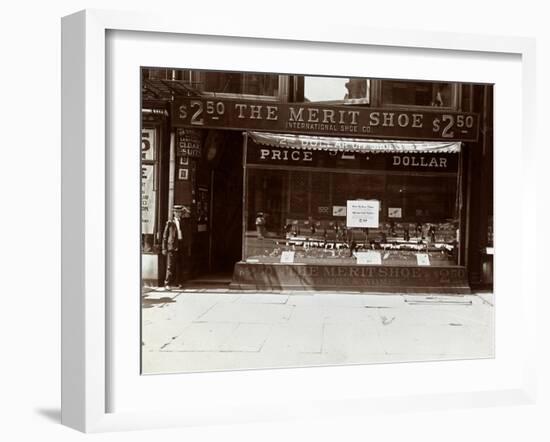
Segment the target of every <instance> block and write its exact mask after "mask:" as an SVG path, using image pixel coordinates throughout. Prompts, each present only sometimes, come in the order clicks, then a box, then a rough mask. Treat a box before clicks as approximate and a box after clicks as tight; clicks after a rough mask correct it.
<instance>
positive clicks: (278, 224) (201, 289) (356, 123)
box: [136, 66, 495, 374]
mask: <svg viewBox="0 0 550 442" xmlns="http://www.w3.org/2000/svg"><path fill="white" fill-rule="evenodd" d="M140 73H141V97H140V98H141V177H140V180H141V238H140V241H141V337H140V339H141V371H142V374H163V373H185V372H203V371H220V370H246V369H263V368H292V367H314V366H335V365H351V364H374V363H400V362H422V361H445V360H461V359H481V358H493V357H494V355H495V338H494V335H495V331H494V330H495V320H494V318H495V307H494V293H493V256H494V244H493V84H488V83H461V82H448V81H438V80H437V79H433V78H430V76H429V74H426V78H423V79H422V80H419V79H414V80H412V79H402V78H398V79H394V78H355V77H349V76H345V75H343V76H342V77H334V76H331V77H329V76H312V75H303V74H289V73H258V72H233V71H213V70H195V69H187V68H184V67H183V68H167V67H157V66H154V67H142V68H141V72H140ZM136 179H137V177H136ZM136 196H137V195H136ZM136 241H137V238H136ZM136 244H137V242H136Z"/></svg>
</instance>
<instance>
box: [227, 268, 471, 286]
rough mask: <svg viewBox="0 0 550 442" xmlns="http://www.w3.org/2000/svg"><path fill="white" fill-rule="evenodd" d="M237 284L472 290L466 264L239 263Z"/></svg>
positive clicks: (235, 272) (235, 275)
mask: <svg viewBox="0 0 550 442" xmlns="http://www.w3.org/2000/svg"><path fill="white" fill-rule="evenodd" d="M232 284H233V285H234V286H235V287H241V288H253V289H254V290H262V289H281V288H306V289H309V288H315V289H317V290H318V289H330V290H346V289H351V288H358V289H360V290H361V291H377V290H380V289H383V290H391V291H393V290H396V291H397V290H404V289H406V290H407V291H415V290H414V289H417V290H416V291H420V292H423V293H425V292H426V291H428V292H429V291H433V290H434V289H438V291H441V290H443V292H445V291H447V290H449V291H453V292H463V293H469V291H470V289H469V286H468V278H467V273H466V269H465V268H464V267H432V266H402V267H401V266H383V265H320V264H305V265H295V264H287V265H281V264H280V263H277V264H260V263H252V262H249V261H248V260H247V262H246V263H242V262H239V263H236V264H235V270H234V273H233V283H232Z"/></svg>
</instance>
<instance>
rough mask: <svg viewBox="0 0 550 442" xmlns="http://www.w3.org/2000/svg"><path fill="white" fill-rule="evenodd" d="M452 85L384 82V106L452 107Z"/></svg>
mask: <svg viewBox="0 0 550 442" xmlns="http://www.w3.org/2000/svg"><path fill="white" fill-rule="evenodd" d="M452 87H453V86H452V84H451V83H428V82H414V81H390V80H383V81H382V104H383V105H403V106H435V107H451V106H452V105H453V103H452Z"/></svg>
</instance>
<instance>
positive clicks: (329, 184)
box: [244, 146, 460, 266]
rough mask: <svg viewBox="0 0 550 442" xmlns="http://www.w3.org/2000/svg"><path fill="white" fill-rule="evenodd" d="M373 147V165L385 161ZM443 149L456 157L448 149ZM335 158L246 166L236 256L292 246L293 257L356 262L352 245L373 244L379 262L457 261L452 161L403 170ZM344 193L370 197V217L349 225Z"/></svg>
mask: <svg viewBox="0 0 550 442" xmlns="http://www.w3.org/2000/svg"><path fill="white" fill-rule="evenodd" d="M254 148H255V147H253V146H249V148H248V149H249V150H250V149H254ZM316 154H317V155H325V154H326V155H328V153H326V152H325V153H322V152H316V153H314V154H313V155H314V156H315V155H316ZM357 155H362V154H357ZM375 155H378V157H376V159H375V161H374V162H375V163H376V164H378V165H381V164H382V165H383V164H391V163H392V160H393V157H391V156H390V154H375ZM447 155H448V156H449V157H448V158H447V159H446V161H447V163H449V164H456V161H457V160H456V154H447ZM451 155H454V156H455V158H454V159H451V158H450V156H451ZM314 158H315V157H314ZM334 161H335V162H336V164H337V160H334ZM370 161H373V160H372V159H371V160H370ZM342 163H344V164H345V165H346V168H344V167H341V168H337V167H336V168H335V167H332V168H330V169H328V168H327V169H322V168H316V167H311V168H308V170H293V169H292V166H286V167H283V166H281V167H273V166H270V167H269V168H267V169H263V168H261V167H258V165H254V166H253V167H251V168H247V172H246V173H247V177H248V179H247V201H246V211H247V213H248V217H247V224H246V233H245V235H246V237H245V247H244V259H245V260H249V262H265V263H275V262H280V260H281V257H282V252H283V251H293V252H294V258H293V262H294V263H298V264H299V263H309V264H318V263H323V264H331V263H332V264H350V265H359V264H358V255H357V254H358V253H362V252H365V253H366V252H369V253H371V252H374V253H376V254H378V255H379V257H380V262H381V264H380V265H386V266H403V265H406V266H417V265H426V264H425V262H426V261H422V260H420V258H419V256H420V255H423V256H424V257H426V258H427V259H428V262H429V265H433V266H450V265H456V264H457V254H458V243H457V238H458V235H457V229H458V227H459V224H458V220H459V218H460V216H459V213H458V204H457V183H458V179H457V171H456V170H457V169H454V171H453V172H445V173H438V172H433V173H431V172H424V173H406V172H396V171H395V170H391V167H379V168H378V170H373V169H372V170H371V169H368V168H364V167H363V168H357V169H353V168H351V167H350V166H349V164H348V163H345V162H342ZM357 164H359V163H357ZM339 169H340V170H339ZM350 201H352V202H359V203H360V204H361V205H364V204H367V203H368V204H370V203H371V202H372V201H375V202H376V207H377V208H378V215H377V217H376V218H377V225H376V226H375V227H368V228H366V227H356V226H352V225H351V224H350V221H349V219H348V216H347V213H346V211H347V206H348V203H349V202H350Z"/></svg>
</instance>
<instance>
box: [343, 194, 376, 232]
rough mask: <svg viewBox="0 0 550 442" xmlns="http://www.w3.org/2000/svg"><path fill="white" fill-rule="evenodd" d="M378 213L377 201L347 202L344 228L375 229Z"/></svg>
mask: <svg viewBox="0 0 550 442" xmlns="http://www.w3.org/2000/svg"><path fill="white" fill-rule="evenodd" d="M379 212H380V201H378V200H348V201H347V210H346V227H363V228H369V227H371V228H377V227H378V218H379V216H378V215H379Z"/></svg>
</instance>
